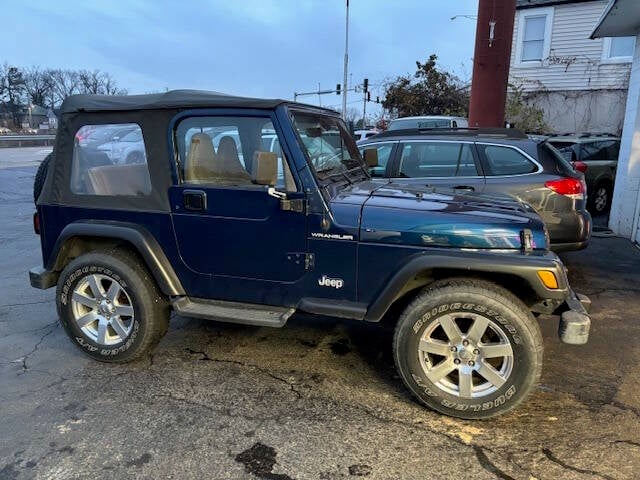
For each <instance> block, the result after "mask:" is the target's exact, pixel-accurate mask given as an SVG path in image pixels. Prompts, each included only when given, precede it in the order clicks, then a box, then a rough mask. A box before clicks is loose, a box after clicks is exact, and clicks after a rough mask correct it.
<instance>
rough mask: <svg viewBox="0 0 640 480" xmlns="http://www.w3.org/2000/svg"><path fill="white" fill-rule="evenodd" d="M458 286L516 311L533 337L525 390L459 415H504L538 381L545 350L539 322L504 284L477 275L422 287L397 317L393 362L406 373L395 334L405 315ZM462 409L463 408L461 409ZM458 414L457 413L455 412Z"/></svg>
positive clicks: (398, 369) (408, 315) (409, 314)
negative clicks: (531, 362) (491, 406)
mask: <svg viewBox="0 0 640 480" xmlns="http://www.w3.org/2000/svg"><path fill="white" fill-rule="evenodd" d="M460 289H464V291H465V292H466V293H468V292H469V290H473V293H475V294H479V295H483V296H485V297H487V298H490V299H492V300H494V301H497V302H498V303H501V304H502V305H503V306H504V307H506V308H508V309H510V310H512V311H514V312H516V313H517V314H518V315H519V316H520V317H521V318H522V319H524V320H525V321H523V322H522V323H523V326H524V327H525V328H527V329H528V331H529V332H528V333H529V335H530V337H531V338H532V339H533V350H534V356H535V365H534V368H535V374H534V375H532V376H531V377H530V378H528V379H527V382H526V386H525V389H524V392H522V394H521V395H520V396H519V398H518V399H516V400H515V401H513V402H510V403H509V404H507V405H506V406H505V405H503V406H502V407H504V408H502V407H501V408H499V409H495V410H493V411H488V412H481V414H480V415H472V414H471V415H469V413H474V412H464V415H459V416H460V417H461V418H467V419H478V420H483V419H488V418H492V417H496V416H498V415H503V414H505V413H506V412H508V411H510V410H512V409H514V408H516V407H517V406H518V405H520V404H521V403H522V401H524V400H525V399H526V398H527V397H528V395H529V394H530V392H531V391H532V390H533V389H534V388H535V386H536V385H537V384H538V383H539V381H540V376H541V374H542V359H543V353H544V344H543V340H542V332H541V331H540V326H539V325H538V321H537V320H536V319H535V317H534V316H533V314H532V313H531V311H530V310H529V309H528V308H527V306H526V305H525V304H524V303H523V302H522V300H520V299H519V298H518V297H516V296H515V295H514V294H513V293H512V292H510V291H509V290H507V289H506V288H504V287H502V286H500V285H498V284H496V283H493V282H491V281H488V280H484V279H477V278H466V277H465V278H457V277H456V278H450V279H443V280H438V281H435V282H433V283H431V284H429V285H427V286H426V287H424V288H423V289H422V291H421V292H420V293H419V294H417V295H416V297H415V298H414V299H413V300H412V301H411V302H410V303H409V305H408V306H407V307H406V308H405V310H404V311H403V313H402V314H401V316H400V318H399V319H398V323H397V325H396V329H395V332H394V335H393V360H394V363H395V366H396V369H397V371H398V372H399V373H400V375H401V376H402V377H405V373H403V371H402V368H401V365H400V361H399V360H400V352H399V351H398V337H399V335H400V333H401V330H402V328H403V327H404V328H406V327H407V326H410V323H411V322H408V321H407V318H408V317H410V316H411V315H412V314H413V313H414V311H415V310H417V309H418V308H420V307H421V305H423V304H424V303H425V302H427V301H431V300H432V299H433V298H434V297H435V296H437V295H446V294H452V293H459V292H460ZM408 390H410V391H411V394H412V395H413V396H414V397H415V398H416V399H417V400H418V401H419V402H420V403H421V404H423V405H425V406H427V407H428V408H430V409H434V410H437V411H439V412H440V413H444V414H445V415H454V412H453V411H452V410H446V409H445V408H444V407H441V408H438V407H437V406H434V405H430V404H428V403H427V402H425V401H424V399H423V398H421V397H420V395H419V394H418V393H417V392H415V391H414V390H413V388H408ZM460 413H463V412H460ZM456 416H457V415H456Z"/></svg>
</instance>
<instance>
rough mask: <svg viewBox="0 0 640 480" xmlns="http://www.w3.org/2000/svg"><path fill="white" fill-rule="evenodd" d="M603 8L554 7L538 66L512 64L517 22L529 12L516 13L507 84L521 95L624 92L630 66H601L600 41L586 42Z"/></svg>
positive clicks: (600, 0) (598, 4)
mask: <svg viewBox="0 0 640 480" xmlns="http://www.w3.org/2000/svg"><path fill="white" fill-rule="evenodd" d="M606 5H607V1H606V0H597V1H592V2H580V3H572V4H563V5H555V6H553V7H551V8H553V9H554V13H553V23H552V28H551V44H550V52H549V56H548V58H546V59H543V61H542V62H541V65H539V66H538V65H536V66H521V65H518V64H517V63H516V52H517V44H516V43H517V38H518V28H519V18H520V15H522V14H523V13H530V12H532V10H531V9H518V10H517V11H516V21H515V25H514V33H513V45H512V49H511V69H510V72H509V79H510V82H511V83H515V84H518V85H521V87H522V88H523V90H524V91H525V92H533V91H541V90H547V91H570V90H603V89H605V90H606V89H608V90H620V89H622V90H626V88H627V84H628V79H629V73H630V70H631V65H630V64H629V63H603V62H602V50H603V47H604V40H603V39H601V38H599V39H595V40H591V39H589V35H590V34H591V32H592V31H593V28H594V27H595V26H596V23H597V22H598V19H599V18H600V16H601V15H602V13H603V11H604V9H605V7H606Z"/></svg>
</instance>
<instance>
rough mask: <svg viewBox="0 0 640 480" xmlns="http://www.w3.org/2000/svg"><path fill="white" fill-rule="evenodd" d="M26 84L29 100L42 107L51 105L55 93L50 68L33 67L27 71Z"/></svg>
mask: <svg viewBox="0 0 640 480" xmlns="http://www.w3.org/2000/svg"><path fill="white" fill-rule="evenodd" d="M24 86H25V90H26V92H27V97H28V98H27V101H28V102H29V103H33V104H34V105H40V106H41V107H44V106H49V107H53V105H51V103H50V102H51V98H52V93H53V78H52V77H51V72H50V71H49V70H42V69H41V68H40V67H31V68H28V69H27V70H26V71H25V74H24Z"/></svg>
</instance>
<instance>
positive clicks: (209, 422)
mask: <svg viewBox="0 0 640 480" xmlns="http://www.w3.org/2000/svg"><path fill="white" fill-rule="evenodd" d="M45 154H46V149H44V148H34V149H20V151H17V149H1V150H0V216H1V218H3V222H2V225H3V228H2V229H1V230H0V247H1V249H2V250H1V251H2V259H1V260H0V271H1V272H2V275H1V277H0V479H13V478H17V479H26V478H55V479H66V478H88V477H91V478H132V477H138V478H180V479H185V478H225V479H227V478H228V479H236V478H238V479H240V478H260V479H294V478H295V479H340V478H352V477H353V478H358V477H363V478H368V479H400V478H401V479H413V478H416V479H418V478H420V479H424V478H456V477H457V478H474V479H475V478H477V479H490V478H500V479H532V478H536V479H557V478H563V479H578V478H580V479H582V478H585V479H591V478H594V479H597V478H602V479H614V478H615V479H632V478H637V476H638V473H637V472H638V471H639V470H640V394H639V393H638V392H640V369H638V364H639V361H640V348H639V347H638V345H637V343H636V339H637V338H640V269H639V268H638V267H640V250H638V249H637V248H636V247H634V246H633V245H632V244H631V243H629V242H628V241H625V240H621V239H617V238H612V237H602V238H594V240H593V242H592V244H591V246H589V248H588V249H587V250H585V251H582V252H575V253H571V254H567V255H565V256H564V259H565V261H566V263H567V265H568V266H569V269H570V270H569V274H570V277H571V280H572V284H573V286H574V288H575V289H576V290H577V291H580V292H583V293H586V294H588V295H590V296H591V299H592V300H593V311H592V313H593V326H592V337H591V341H590V343H589V344H588V345H587V346H584V347H571V346H565V345H562V344H560V343H559V341H558V340H557V337H556V328H557V319H555V318H553V317H541V318H540V322H541V325H542V328H543V333H544V336H545V348H546V350H545V367H544V373H543V377H542V383H541V385H540V386H539V388H538V389H537V390H536V392H535V394H534V395H533V396H532V397H531V399H530V400H529V401H528V402H526V403H525V404H524V405H523V406H522V407H521V408H519V409H518V410H516V411H515V412H513V413H511V414H508V415H507V416H504V417H501V418H498V419H494V420H490V421H482V422H468V421H457V420H453V419H450V418H447V417H444V416H441V415H438V414H436V413H433V412H430V411H428V410H425V409H423V408H422V407H420V406H419V405H418V404H417V403H415V402H414V401H413V400H412V399H411V398H410V396H409V394H408V393H407V391H406V390H405V389H404V388H403V386H402V383H401V381H400V379H399V378H398V377H397V376H396V374H395V371H394V368H393V361H392V358H391V352H390V342H391V332H390V331H389V330H387V329H385V328H382V327H379V326H376V325H362V324H361V323H358V322H347V321H336V320H333V319H329V318H320V319H318V318H312V317H307V318H305V317H302V316H296V317H294V318H293V319H292V320H291V321H290V322H289V324H288V325H287V326H286V327H285V328H284V329H279V330H275V329H267V328H254V327H243V326H233V325H226V324H220V323H213V322H207V321H200V320H194V319H186V318H180V317H173V319H172V324H171V328H170V330H169V333H168V334H167V336H166V337H165V338H164V339H163V340H162V342H161V343H160V345H159V347H158V348H157V349H156V351H155V352H154V354H153V355H152V356H150V357H149V358H147V359H145V360H144V361H140V362H138V363H134V364H129V365H105V364H100V363H97V362H94V361H91V360H89V359H88V358H86V357H85V356H83V355H82V354H81V352H79V351H78V350H77V349H76V348H75V347H74V346H73V345H72V344H71V343H70V342H69V341H68V340H67V337H66V335H65V334H64V332H63V331H62V329H61V328H60V326H59V325H58V323H57V316H56V312H55V304H54V301H53V297H54V292H53V290H46V291H39V290H35V289H32V288H31V287H30V286H29V283H28V277H27V270H28V269H29V268H30V267H32V266H34V265H37V264H39V263H40V262H41V259H40V250H39V240H38V237H37V236H35V235H34V234H33V232H32V226H31V216H32V213H33V204H32V202H31V195H32V179H33V175H34V173H35V166H34V165H36V164H37V163H38V161H39V160H41V159H42V157H44V155H45Z"/></svg>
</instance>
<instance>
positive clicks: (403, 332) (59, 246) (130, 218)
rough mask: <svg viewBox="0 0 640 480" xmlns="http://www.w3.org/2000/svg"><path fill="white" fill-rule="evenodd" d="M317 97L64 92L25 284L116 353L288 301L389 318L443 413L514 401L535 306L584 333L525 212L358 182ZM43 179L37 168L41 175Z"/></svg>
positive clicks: (277, 312) (348, 148)
mask: <svg viewBox="0 0 640 480" xmlns="http://www.w3.org/2000/svg"><path fill="white" fill-rule="evenodd" d="M364 156H365V159H364V160H363V158H362V157H361V155H360V153H359V152H358V149H357V148H356V145H355V143H354V141H353V139H352V137H351V136H350V135H349V133H348V132H347V130H346V128H345V125H344V123H343V122H342V120H341V119H340V117H339V116H338V114H336V113H335V112H333V111H330V110H325V109H321V108H317V107H312V106H308V105H301V104H297V103H292V102H287V101H283V100H264V99H250V98H239V97H233V96H227V95H221V94H217V93H208V92H198V91H172V92H167V93H162V94H153V95H138V96H120V97H111V96H92V95H78V96H72V97H69V98H68V99H67V100H65V102H64V103H63V105H62V108H61V118H60V128H59V131H58V135H57V139H56V144H55V153H54V155H53V156H52V157H51V159H50V160H49V162H48V166H47V168H46V172H41V174H40V175H39V176H38V177H39V179H41V180H42V182H43V183H42V185H40V186H37V187H38V191H39V190H41V192H40V191H39V193H38V199H37V212H36V214H35V216H34V226H35V228H36V232H38V233H39V234H40V238H41V244H42V258H43V266H42V267H37V268H34V269H32V270H31V271H30V279H31V284H32V285H33V286H34V287H36V288H49V287H53V286H56V285H57V292H56V302H57V308H58V314H59V316H60V321H61V323H62V325H63V327H64V329H65V330H66V332H67V333H68V335H69V337H70V338H71V340H72V341H73V342H74V343H75V344H76V345H77V346H78V347H79V348H80V349H82V350H83V351H84V352H85V353H86V354H88V355H90V356H91V357H93V358H95V359H96V360H100V361H106V362H127V361H131V360H134V359H136V358H139V357H141V356H142V355H144V354H145V353H146V352H148V351H149V350H150V349H151V348H153V347H154V345H156V344H157V343H158V341H159V340H160V338H161V337H162V336H163V335H164V334H165V332H166V331H167V327H168V323H169V313H170V310H171V309H173V310H174V311H175V312H177V313H178V314H180V315H185V316H190V317H199V318H205V319H212V320H221V321H225V322H234V323H242V324H248V325H257V326H271V327H282V326H283V325H284V324H285V323H286V321H287V319H288V318H290V317H291V315H293V314H294V313H295V312H296V311H301V312H308V313H313V314H320V315H331V316H335V317H342V318H348V319H356V320H361V321H366V322H379V321H381V320H383V319H385V320H387V321H390V322H393V323H394V325H395V336H394V339H393V355H394V359H395V362H396V365H397V368H398V372H399V374H400V376H401V377H402V378H403V380H404V382H405V383H406V385H407V387H408V388H409V390H410V391H411V392H412V393H413V394H414V395H415V396H416V397H417V398H418V399H419V400H420V401H421V402H423V403H424V404H426V405H427V406H429V407H431V408H433V409H435V410H437V411H439V412H442V413H445V414H448V415H452V416H456V417H462V418H484V417H490V416H494V415H498V414H500V413H503V412H505V411H508V410H510V409H512V408H513V407H515V406H516V405H518V404H519V403H520V402H521V401H522V400H523V399H524V398H525V397H526V395H527V394H528V393H529V392H530V391H531V389H532V388H533V386H534V385H535V383H536V381H537V380H538V378H539V376H540V372H541V368H542V363H541V362H542V351H543V346H542V336H541V333H540V329H539V326H538V324H537V320H536V318H535V316H534V315H536V314H539V313H546V314H551V313H556V314H560V315H561V319H560V329H559V334H560V338H561V339H562V340H563V341H565V342H567V343H574V344H580V343H585V342H586V341H587V336H588V332H589V323H590V321H589V317H588V314H587V310H586V307H587V306H588V303H589V302H588V299H587V298H586V297H583V296H579V295H576V294H574V293H573V291H572V290H571V288H570V287H569V284H568V282H567V276H566V271H565V268H564V266H563V264H562V263H561V261H560V260H559V259H558V257H557V256H556V255H555V254H553V253H551V252H549V250H548V247H549V239H548V235H547V232H546V229H545V226H544V224H543V223H542V222H541V220H540V218H539V217H538V216H537V215H536V214H535V213H534V212H533V210H532V209H531V208H530V207H528V206H526V205H523V204H521V203H517V202H511V201H499V202H497V201H496V200H491V201H488V199H487V198H484V197H482V196H480V195H460V196H454V195H449V194H444V193H438V192H437V191H434V190H429V189H415V188H405V187H402V186H398V185H394V184H393V183H391V182H390V183H372V182H371V181H370V178H369V174H368V173H367V166H372V165H375V163H376V155H375V151H367V152H365V155H364ZM45 173H46V174H45Z"/></svg>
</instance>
